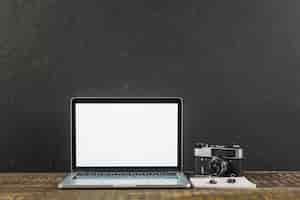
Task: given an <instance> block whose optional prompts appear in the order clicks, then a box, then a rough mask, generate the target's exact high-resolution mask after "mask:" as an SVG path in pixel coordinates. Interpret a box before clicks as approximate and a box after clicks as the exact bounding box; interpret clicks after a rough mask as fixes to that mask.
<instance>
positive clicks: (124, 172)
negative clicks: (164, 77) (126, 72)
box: [58, 97, 191, 188]
mask: <svg viewBox="0 0 300 200" xmlns="http://www.w3.org/2000/svg"><path fill="white" fill-rule="evenodd" d="M182 104H183V100H182V99H181V98H90V97H89V98H86V97H85V98H80V97H76V98H72V99H71V172H70V173H69V174H68V175H67V176H66V177H65V178H64V179H63V180H62V181H61V182H60V183H59V184H58V188H187V187H190V186H191V184H190V183H189V181H188V179H187V178H186V176H185V175H184V173H183V153H182V144H183V141H182V124H183V122H182V114H183V105H182Z"/></svg>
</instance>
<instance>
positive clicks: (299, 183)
mask: <svg viewBox="0 0 300 200" xmlns="http://www.w3.org/2000/svg"><path fill="white" fill-rule="evenodd" d="M63 176H64V174H63V173H0V200H27V199H28V200H29V199H30V200H35V199H37V200H40V199H46V200H54V199H64V200H68V199H74V200H77V199H87V200H94V199H97V200H100V199H200V200H227V199H230V200H234V199H243V200H244V199H253V200H256V199H266V200H267V199H283V200H286V199H292V200H297V199H299V200H300V172H247V173H246V176H247V178H248V179H250V180H251V181H253V182H254V183H256V184H257V187H258V188H257V189H254V190H253V189H252V190H245V189H243V190H236V189H234V190H233V189H231V190H229V189H227V190H220V189H218V190H216V189H130V190H127V189H105V190H104V189H97V190H88V189H85V190H58V189H56V185H57V183H58V182H59V181H60V180H62V178H63Z"/></svg>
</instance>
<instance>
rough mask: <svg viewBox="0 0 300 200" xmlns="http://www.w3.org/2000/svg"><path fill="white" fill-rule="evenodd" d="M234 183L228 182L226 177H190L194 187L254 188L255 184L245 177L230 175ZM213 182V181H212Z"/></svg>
mask: <svg viewBox="0 0 300 200" xmlns="http://www.w3.org/2000/svg"><path fill="white" fill-rule="evenodd" d="M231 178H233V179H235V182H234V183H229V182H228V179H229V178H228V177H207V176H205V177H191V178H190V181H191V183H192V185H193V187H195V188H222V189H226V188H228V189H255V188H256V184H254V183H252V182H250V181H249V180H248V179H247V178H246V177H244V176H243V177H231ZM212 182H213V183H212Z"/></svg>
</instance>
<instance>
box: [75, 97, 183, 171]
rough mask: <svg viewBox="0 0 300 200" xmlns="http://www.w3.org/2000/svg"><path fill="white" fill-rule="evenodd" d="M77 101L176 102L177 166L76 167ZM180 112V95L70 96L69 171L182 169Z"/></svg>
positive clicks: (181, 100) (181, 109)
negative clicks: (130, 96) (163, 96)
mask: <svg viewBox="0 0 300 200" xmlns="http://www.w3.org/2000/svg"><path fill="white" fill-rule="evenodd" d="M77 103H177V104H178V129H177V130H178V133H177V137H178V148H177V166H174V167H166V166H159V167H154V166H151V167H139V166H130V167H127V166H126V167H113V166H112V167H94V166H91V167H77V166H76V125H75V124H76V120H75V119H76V104H77ZM182 114H183V99H182V98H181V97H168V98H99V97H73V98H71V166H72V168H71V171H182V169H183V166H182V160H183V155H182V149H183V147H182V144H183V143H182V139H183V138H182V126H183V121H182Z"/></svg>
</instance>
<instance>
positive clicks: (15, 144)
mask: <svg viewBox="0 0 300 200" xmlns="http://www.w3.org/2000/svg"><path fill="white" fill-rule="evenodd" d="M299 9H300V2H299V1H297V0H288V1H282V0H273V1H269V0H257V1H246V0H245V1H235V0H228V1H223V0H217V1H216V0H201V1H199V0H194V1H190V0H186V1H180V0H169V1H165V0H151V1H150V0H149V1H142V0H137V1H124V0H118V1H114V0H101V1H99V0H86V1H77V0H74V1H69V0H43V1H40V0H1V1H0V80H1V84H0V91H1V98H0V120H1V121H0V170H2V171H34V170H37V171H50V170H51V171H63V170H68V169H69V168H70V156H69V153H70V151H69V148H70V144H69V139H70V138H69V135H70V132H69V131H70V128H69V114H68V113H69V107H68V100H69V98H70V97H71V96H100V97H102V96H103V97H105V96H113V97H120V96H125V97H126V96H130V97H135V96H139V97H146V96H182V97H184V102H185V104H184V111H185V112H184V134H185V136H184V139H185V140H184V150H185V152H184V155H185V169H187V170H189V169H192V166H193V162H192V148H193V143H194V142H200V141H203V142H208V143H212V144H228V143H229V144H230V143H239V144H241V145H243V147H244V148H245V151H246V156H247V161H246V168H247V169H262V170H297V169H299V168H300V157H299V144H300V142H299V139H300V136H299V132H300V126H299V123H298V120H299V102H300V101H298V100H300V99H299V98H300V95H299V90H297V89H299V86H300V82H299V80H300V79H299V76H300V68H299V64H300V57H299V54H300V26H299V21H300V15H299Z"/></svg>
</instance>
